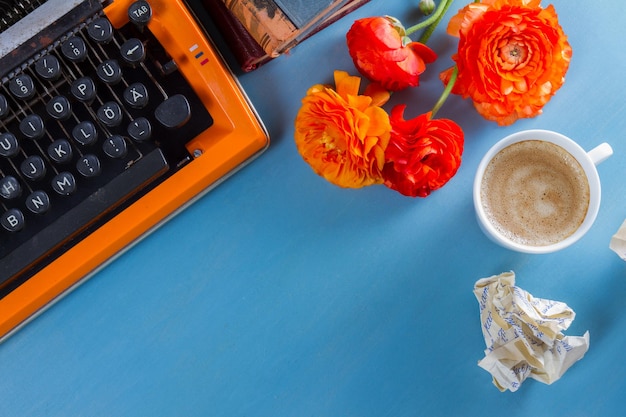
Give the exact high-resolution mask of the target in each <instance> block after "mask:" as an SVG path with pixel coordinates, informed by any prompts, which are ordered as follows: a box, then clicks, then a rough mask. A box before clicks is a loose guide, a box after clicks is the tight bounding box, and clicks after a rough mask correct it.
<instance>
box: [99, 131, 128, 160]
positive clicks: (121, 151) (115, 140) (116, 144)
mask: <svg viewBox="0 0 626 417" xmlns="http://www.w3.org/2000/svg"><path fill="white" fill-rule="evenodd" d="M102 150H103V151H104V153H105V154H107V155H108V156H109V157H111V158H123V157H125V156H126V153H127V151H128V147H127V145H126V141H125V140H124V138H123V137H122V136H120V135H113V136H111V137H109V138H107V140H105V141H104V143H103V144H102Z"/></svg>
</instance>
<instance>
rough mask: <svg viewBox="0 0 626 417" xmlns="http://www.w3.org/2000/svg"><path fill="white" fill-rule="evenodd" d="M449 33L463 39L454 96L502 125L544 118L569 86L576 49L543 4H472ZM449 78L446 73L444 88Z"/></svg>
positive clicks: (527, 0) (499, 0) (510, 0)
mask: <svg viewBox="0 0 626 417" xmlns="http://www.w3.org/2000/svg"><path fill="white" fill-rule="evenodd" d="M448 33H449V34H451V35H453V36H458V37H459V45H458V51H457V53H456V54H455V55H454V56H453V59H454V61H455V62H456V65H457V67H458V69H459V75H458V79H457V80H456V83H455V85H454V87H453V89H452V92H453V93H455V94H460V95H462V96H463V97H464V98H467V97H470V98H471V99H472V101H473V102H474V106H475V107H476V109H477V110H478V112H479V113H480V114H481V115H482V116H483V117H485V118H486V119H488V120H493V121H496V122H497V123H498V124H500V125H509V124H511V123H513V122H515V121H516V120H517V119H518V118H530V117H535V116H537V115H538V114H541V111H542V108H543V106H544V105H545V104H546V103H547V102H548V100H550V98H551V97H552V96H553V95H554V94H555V93H556V91H557V90H558V89H559V88H560V87H561V86H562V85H563V82H564V81H565V73H566V72H567V69H568V67H569V63H570V59H571V56H572V48H571V47H570V45H569V43H568V41H567V36H566V35H565V34H564V33H563V29H562V28H561V26H560V25H559V22H558V18H557V15H556V11H555V9H554V7H553V6H552V5H550V6H548V7H547V8H545V9H544V8H542V7H541V6H540V0H483V1H482V2H480V3H470V4H468V5H467V6H465V7H464V8H462V9H461V10H459V12H458V13H457V14H456V15H455V16H453V17H452V18H451V19H450V23H449V25H448ZM450 74H451V69H450V70H447V71H444V72H442V73H441V76H440V77H441V79H442V80H443V82H444V83H446V84H447V82H448V80H449V79H450Z"/></svg>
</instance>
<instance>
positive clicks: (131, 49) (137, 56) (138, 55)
mask: <svg viewBox="0 0 626 417" xmlns="http://www.w3.org/2000/svg"><path fill="white" fill-rule="evenodd" d="M120 54H121V55H122V59H123V60H124V61H125V62H126V63H128V64H130V65H137V64H139V63H141V62H143V60H144V58H145V57H146V49H145V48H144V46H143V43H141V41H140V40H139V39H137V38H130V39H129V40H127V41H126V42H124V43H123V44H122V46H121V48H120Z"/></svg>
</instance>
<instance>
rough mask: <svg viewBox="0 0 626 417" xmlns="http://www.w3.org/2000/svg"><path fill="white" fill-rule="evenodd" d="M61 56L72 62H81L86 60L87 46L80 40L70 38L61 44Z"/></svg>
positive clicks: (73, 37)
mask: <svg viewBox="0 0 626 417" xmlns="http://www.w3.org/2000/svg"><path fill="white" fill-rule="evenodd" d="M61 52H62V53H63V56H65V57H66V58H67V59H69V60H70V61H73V62H82V61H84V60H85V58H87V45H86V44H85V41H84V40H83V39H82V38H79V37H78V36H72V37H71V38H69V39H68V40H66V41H65V42H63V43H62V44H61Z"/></svg>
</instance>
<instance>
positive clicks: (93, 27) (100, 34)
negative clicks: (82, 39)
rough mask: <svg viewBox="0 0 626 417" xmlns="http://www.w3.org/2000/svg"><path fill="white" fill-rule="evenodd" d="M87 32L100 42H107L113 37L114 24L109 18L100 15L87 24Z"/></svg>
mask: <svg viewBox="0 0 626 417" xmlns="http://www.w3.org/2000/svg"><path fill="white" fill-rule="evenodd" d="M87 34H88V35H89V37H90V38H91V39H93V40H94V41H96V42H99V43H107V42H109V41H110V40H111V39H113V26H112V25H111V22H109V20H108V19H106V18H104V17H99V18H97V19H96V20H94V21H93V22H91V23H90V24H89V25H88V26H87Z"/></svg>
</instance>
